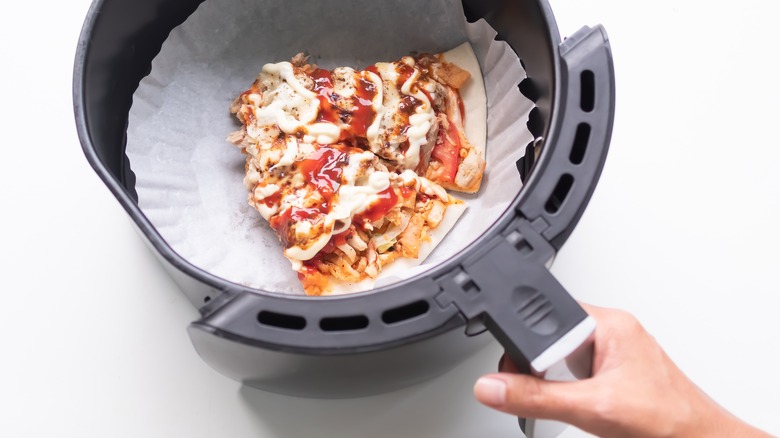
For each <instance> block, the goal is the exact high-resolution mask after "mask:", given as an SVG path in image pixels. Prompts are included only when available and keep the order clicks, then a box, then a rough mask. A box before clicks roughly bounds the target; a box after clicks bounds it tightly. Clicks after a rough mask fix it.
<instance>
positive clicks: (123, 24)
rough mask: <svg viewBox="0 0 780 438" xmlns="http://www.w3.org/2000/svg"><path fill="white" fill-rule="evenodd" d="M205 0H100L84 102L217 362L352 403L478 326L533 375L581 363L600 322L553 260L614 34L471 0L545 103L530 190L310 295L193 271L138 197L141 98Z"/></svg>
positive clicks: (601, 149) (455, 351) (206, 355)
mask: <svg viewBox="0 0 780 438" xmlns="http://www.w3.org/2000/svg"><path fill="white" fill-rule="evenodd" d="M202 1H203V0H144V1H139V2H131V1H128V0H124V1H123V0H96V1H95V2H94V3H93V5H92V8H91V10H90V12H89V14H88V16H87V19H86V23H85V26H84V29H83V32H82V36H81V39H80V42H79V47H78V53H77V56H76V64H75V72H74V107H75V114H76V121H77V126H78V132H79V136H80V138H81V142H82V145H83V149H84V153H85V155H86V156H87V159H88V160H89V162H90V164H91V165H92V167H93V168H94V170H95V171H96V172H97V173H98V175H99V176H100V177H101V179H102V180H103V181H104V183H105V184H106V185H107V186H108V188H109V189H110V190H111V192H112V193H113V194H114V195H115V196H116V198H117V199H118V201H119V202H120V203H121V205H122V206H123V207H124V208H125V210H126V211H127V213H128V214H129V216H130V217H131V218H132V220H133V223H134V224H135V225H136V226H137V228H138V230H139V231H140V234H141V235H142V237H143V238H144V239H145V240H146V241H147V243H148V244H149V245H150V246H151V248H152V249H153V252H154V253H155V254H156V255H157V256H158V258H159V260H160V261H161V263H162V264H163V265H164V266H165V268H166V269H167V271H168V272H169V273H170V275H171V276H172V277H173V278H174V280H175V281H176V282H177V284H179V286H180V287H181V288H182V290H183V291H184V293H185V294H186V295H187V297H188V298H189V299H190V300H191V302H192V303H193V304H194V305H195V306H196V307H197V308H198V309H199V310H200V312H201V315H202V318H201V319H199V320H198V321H195V322H193V323H192V324H191V325H190V327H189V328H188V331H189V334H190V337H191V340H192V342H193V344H194V346H195V348H196V349H197V351H198V353H199V354H200V355H201V357H202V358H203V359H204V360H205V361H206V362H208V363H209V364H210V365H211V366H213V367H214V368H215V369H217V370H218V371H220V372H221V373H223V374H225V375H227V376H230V377H232V378H234V379H237V380H239V381H242V382H244V383H246V384H248V385H252V386H256V387H259V388H262V389H266V390H271V391H275V392H281V393H286V394H293V395H304V396H312V397H350V396H357V395H365V394H371V393H378V392H383V391H388V390H392V389H397V388H399V387H401V386H404V385H408V384H411V383H415V382H419V381H421V380H424V379H427V378H429V377H432V376H434V375H437V374H440V373H442V372H443V371H445V370H447V369H449V368H451V367H453V366H454V365H456V364H457V363H458V362H459V361H460V360H462V359H463V358H465V357H467V356H468V355H469V354H471V353H472V352H474V351H476V350H477V349H479V348H481V347H482V346H483V345H485V344H486V342H487V341H489V337H487V336H473V332H474V330H473V327H474V326H475V325H476V326H479V325H480V324H484V326H485V327H487V328H488V329H489V330H490V331H491V332H492V333H493V335H494V336H495V337H496V338H497V339H498V340H499V341H500V342H501V343H502V344H503V345H504V347H505V348H506V349H507V351H508V353H509V354H510V356H511V357H512V359H513V360H514V361H515V362H516V363H518V364H520V366H521V367H525V368H526V369H527V370H529V371H531V370H532V369H533V370H535V371H537V372H543V371H545V370H546V369H548V368H549V367H550V366H551V365H552V364H553V363H554V362H556V361H558V360H561V359H564V358H566V357H571V356H570V354H571V353H572V352H573V351H574V350H575V349H577V347H578V346H580V345H581V344H583V342H584V341H585V339H586V338H587V336H588V335H589V334H590V332H591V331H592V329H593V325H592V321H591V320H590V319H589V318H588V317H587V314H586V313H585V312H584V311H583V310H582V309H581V308H580V307H579V306H578V305H577V303H576V302H575V301H574V300H573V299H572V298H571V297H570V296H569V295H568V293H567V292H566V291H565V290H564V289H563V288H562V287H561V285H560V284H559V283H558V282H557V281H556V280H555V279H554V278H553V277H552V276H551V275H550V273H549V271H548V270H547V269H546V267H545V264H546V263H547V262H548V261H549V260H551V258H552V257H553V256H554V254H555V252H556V251H557V250H558V249H560V247H561V246H562V245H563V243H564V242H565V240H566V239H567V237H568V236H569V235H570V233H571V232H572V230H573V229H574V226H575V225H576V223H577V221H578V220H579V218H580V216H581V214H582V212H583V210H584V208H585V206H586V204H587V202H588V200H589V199H590V196H591V194H592V192H593V190H594V188H595V185H596V182H597V180H598V177H599V175H600V173H601V169H602V167H603V165H604V161H605V159H606V154H607V149H608V145H609V139H610V135H611V130H612V120H613V113H614V72H613V70H612V59H611V52H610V47H609V42H608V40H607V37H606V33H605V32H604V30H603V28H601V27H600V26H596V27H594V28H588V27H585V28H583V29H581V30H580V31H578V32H577V33H576V34H574V35H572V36H570V37H569V38H568V39H566V40H565V41H563V42H561V39H560V36H559V33H558V29H557V26H556V24H555V21H554V18H553V15H552V12H551V10H550V7H549V5H548V4H547V2H546V1H545V0H525V1H521V0H463V6H464V9H465V11H466V14H467V18H468V19H469V20H470V21H474V20H476V19H479V18H484V19H485V20H486V21H488V23H489V24H490V25H491V26H492V27H493V28H494V29H496V30H497V31H498V32H499V38H501V39H503V40H505V41H506V42H508V43H509V44H510V46H511V47H512V48H513V49H514V50H515V52H516V53H517V54H518V56H519V57H520V59H521V60H522V61H523V64H524V66H525V68H526V70H527V73H528V79H526V80H524V81H523V82H522V83H520V85H519V86H520V88H521V90H522V91H523V93H524V94H525V95H526V96H528V97H530V98H532V99H533V100H535V102H536V106H537V108H536V109H535V110H534V111H533V112H532V113H531V117H530V120H528V121H527V123H528V125H529V128H530V129H531V131H532V133H533V134H534V135H535V136H536V137H537V141H536V142H535V144H532V145H527V146H526V145H518V147H526V148H528V153H526V158H524V159H522V160H520V161H519V162H518V163H517V167H518V171H519V172H520V173H521V175H522V177H523V179H524V181H525V186H524V188H523V189H522V190H521V191H520V193H519V194H518V195H517V197H516V198H515V200H514V201H513V203H512V205H511V206H510V208H509V209H508V210H507V211H506V212H505V213H504V214H503V215H502V217H501V218H500V219H499V220H498V221H497V222H496V223H495V224H494V225H493V226H492V227H491V229H490V230H488V232H486V233H485V234H483V235H482V236H480V237H479V238H478V239H477V240H476V241H475V242H474V243H473V244H471V245H470V246H469V247H468V248H467V249H466V250H465V251H463V252H462V253H460V254H458V255H457V256H455V257H454V258H452V259H451V260H449V261H447V262H446V263H444V264H442V265H440V266H438V267H436V268H434V269H433V270H432V271H430V272H427V273H425V275H422V276H419V277H415V278H412V279H409V280H406V281H404V282H402V283H400V284H396V285H392V286H389V287H384V288H381V289H379V290H377V291H373V292H370V293H362V294H356V295H351V296H340V297H330V298H312V297H303V296H289V295H279V294H275V293H270V292H266V291H260V290H255V289H250V288H247V287H244V286H241V285H238V284H234V283H230V282H227V281H225V280H223V279H221V278H218V277H216V276H214V275H211V274H209V273H208V272H205V271H203V270H200V269H198V268H197V267H195V266H192V265H191V264H189V263H188V262H187V261H185V260H184V259H182V258H181V257H180V256H179V255H177V254H176V253H175V252H174V251H173V250H172V249H171V248H170V247H169V246H168V245H167V244H166V242H165V241H164V240H163V239H162V237H161V236H160V234H159V233H158V231H157V230H156V229H155V228H154V227H153V226H152V224H151V223H150V222H149V220H148V219H147V218H146V217H145V216H144V214H143V213H142V212H141V210H140V209H139V207H138V205H137V195H136V193H135V189H134V186H135V181H134V176H133V174H132V172H131V171H130V169H129V164H128V161H127V158H126V156H125V154H124V148H125V141H126V134H125V131H126V126H127V117H128V111H129V109H130V106H131V102H132V97H133V93H134V91H135V89H136V87H137V86H138V83H139V81H140V80H141V78H143V77H144V76H145V75H146V74H147V73H148V72H149V69H150V65H151V61H152V59H153V58H154V56H155V55H156V54H157V53H158V52H159V50H160V46H161V45H162V43H163V41H164V40H165V39H166V37H167V35H168V33H169V32H170V31H171V29H173V28H174V27H175V26H177V25H178V24H180V23H182V22H183V21H184V20H185V19H186V18H187V17H188V16H189V15H190V14H191V13H192V12H193V11H194V10H195V9H196V8H197V7H198V5H199V4H200V3H201V2H202ZM258 1H262V0H258ZM290 3H291V4H292V3H294V2H290ZM519 81H520V78H518V82H519ZM517 123H526V121H525V120H518V121H517ZM535 146H536V147H537V148H541V154H538V157H537V154H535V153H534V147H535ZM467 326H468V327H470V328H471V330H467V328H466V327H467ZM467 331H468V333H467ZM580 350H581V349H580ZM589 365H590V364H589V361H588V360H587V359H586V360H585V362H584V369H583V370H581V371H582V372H583V373H587V372H588V368H589Z"/></svg>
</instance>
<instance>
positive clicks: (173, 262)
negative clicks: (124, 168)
mask: <svg viewBox="0 0 780 438" xmlns="http://www.w3.org/2000/svg"><path fill="white" fill-rule="evenodd" d="M117 3H118V2H116V1H114V2H113V3H112V2H111V0H96V1H95V2H94V3H93V5H92V7H91V9H90V11H89V13H88V16H87V19H86V22H85V25H84V29H83V31H82V36H81V39H80V41H79V47H78V51H77V56H76V64H75V68H74V111H75V115H76V122H77V128H78V133H79V137H80V138H81V141H82V147H83V150H84V153H85V155H86V157H87V159H88V161H89V162H90V164H91V165H92V167H93V169H94V170H95V171H96V173H98V175H99V176H100V178H101V179H102V180H103V181H104V183H105V184H106V185H107V186H108V187H109V189H110V190H111V191H112V193H113V194H114V195H115V197H116V198H117V199H118V201H119V202H120V204H121V205H122V206H123V208H124V209H125V210H126V211H127V213H128V214H129V215H130V217H131V218H132V219H133V222H134V223H135V225H136V226H137V227H138V228H139V230H140V232H141V233H142V236H143V237H144V238H145V239H146V240H147V242H148V243H149V244H150V245H151V246H152V247H153V248H154V250H155V251H156V252H157V254H158V255H159V256H160V257H161V258H162V260H163V261H164V263H165V264H168V265H170V267H172V268H173V269H174V270H176V271H179V272H181V273H183V274H184V275H185V276H187V277H190V278H192V279H194V280H196V281H198V282H201V283H203V284H205V285H207V286H208V288H210V290H212V291H213V294H212V295H213V299H211V300H210V301H209V302H208V304H206V305H204V306H202V307H201V312H202V313H203V314H204V320H202V321H200V322H197V323H195V325H198V324H203V325H204V326H205V325H209V324H211V325H210V327H212V328H213V327H218V328H220V329H221V328H225V325H224V324H225V322H226V321H228V320H232V319H231V318H236V317H237V314H236V312H238V309H236V308H237V307H238V306H237V305H234V306H229V304H230V303H233V304H235V303H239V302H252V301H258V300H259V299H262V300H261V301H262V306H261V307H262V308H265V309H270V310H271V311H277V310H278V313H279V314H285V312H286V311H287V309H292V308H293V307H294V308H296V309H297V310H296V312H297V313H299V314H304V315H307V316H312V317H313V318H312V319H313V320H315V321H316V320H317V319H322V318H324V317H326V316H327V315H332V316H338V315H342V316H343V315H344V311H343V309H344V308H347V307H348V308H358V309H380V310H384V309H392V308H398V307H402V306H404V305H407V304H409V302H410V295H413V296H412V298H417V297H423V298H424V299H425V300H427V301H428V302H430V303H432V304H431V309H435V310H436V312H432V313H436V315H433V314H432V313H431V312H429V313H426V314H424V316H420V317H417V318H413V319H411V320H409V321H405V323H404V324H403V325H404V326H405V327H404V328H406V330H402V328H401V327H400V326H398V327H395V328H393V329H387V328H385V329H384V331H385V332H387V333H388V334H389V335H388V336H387V337H383V336H378V333H373V335H374V338H373V339H372V340H370V341H368V342H358V341H357V340H358V339H360V338H361V337H362V338H364V339H370V338H371V337H370V336H368V337H366V336H365V332H363V333H358V334H356V335H357V336H353V338H354V339H352V342H350V336H351V335H355V333H341V334H339V340H338V341H334V342H333V343H332V344H329V342H324V343H323V342H319V341H321V339H319V338H318V342H317V343H316V344H317V345H316V346H311V344H309V345H310V347H308V348H307V347H306V346H305V345H303V344H301V345H296V347H297V348H299V349H300V351H308V352H310V353H318V354H341V353H343V352H344V351H345V345H349V346H350V347H349V348H352V349H354V350H349V351H358V350H366V349H367V350H373V349H381V348H385V347H387V346H388V345H392V344H394V343H397V342H399V341H400V342H403V341H404V340H409V339H418V338H425V337H429V336H435V335H437V334H438V332H439V329H440V328H441V327H445V326H447V324H449V323H448V321H451V320H452V318H458V317H460V319H461V323H462V324H463V323H465V320H466V318H465V317H463V315H461V314H460V312H458V309H456V308H455V307H454V306H449V305H446V304H445V305H440V306H439V307H440V308H436V306H435V297H436V296H437V295H438V294H439V290H440V288H439V287H438V286H436V285H433V284H431V283H430V282H427V280H426V278H421V277H415V278H412V279H409V280H406V281H404V282H402V283H400V284H397V285H392V286H389V287H385V288H381V289H379V290H377V291H372V292H367V293H361V294H355V295H348V296H341V297H331V298H327V299H323V298H312V297H304V296H290V295H283V294H277V293H272V292H265V291H258V290H255V289H251V288H247V287H244V286H241V285H238V284H235V283H231V282H228V281H226V280H224V279H221V278H219V277H216V276H214V275H212V274H210V273H208V272H206V271H204V270H202V269H200V268H197V267H195V266H193V265H191V264H190V263H189V262H187V261H186V260H184V259H183V258H181V257H180V256H179V255H178V254H176V253H175V252H174V251H173V250H172V249H171V248H170V247H169V246H168V245H167V244H166V243H165V241H164V240H163V238H162V237H161V235H160V234H159V232H157V230H156V229H155V228H154V227H153V226H152V224H151V223H150V222H149V220H148V219H147V218H146V217H145V215H144V214H143V213H142V212H141V211H140V209H139V207H138V205H137V204H136V202H135V201H134V199H133V195H132V194H131V193H130V192H129V191H128V189H127V188H126V187H125V186H124V185H123V183H122V182H121V181H120V180H119V179H118V178H117V177H116V174H115V173H112V171H111V170H109V169H108V168H107V166H106V165H105V163H104V162H103V160H102V159H101V156H100V154H99V153H98V151H97V150H96V148H95V142H96V141H99V140H96V139H95V135H94V132H93V129H92V126H91V122H92V119H91V114H90V108H88V107H89V106H90V104H94V99H93V100H89V99H88V98H89V96H88V94H89V93H90V91H88V90H87V79H88V75H90V74H92V75H93V76H94V75H95V70H94V68H95V66H94V64H95V63H94V62H91V58H92V57H93V56H95V55H94V52H95V49H94V45H95V44H96V43H95V39H93V37H94V35H95V33H96V29H97V28H99V27H100V26H101V25H103V26H105V24H101V22H100V20H101V15H102V11H103V9H104V8H105V7H108V6H111V4H113V5H116V4H117ZM179 3H182V4H183V3H187V5H188V7H189V8H183V9H186V10H187V11H184V12H186V13H183V14H181V15H182V16H177V17H175V18H173V19H171V18H169V23H168V24H171V23H174V24H177V23H175V22H176V21H177V20H178V21H179V22H181V21H183V20H184V19H185V18H186V16H188V15H189V13H191V12H192V11H193V10H194V9H195V7H197V5H198V4H199V3H200V0H195V1H190V2H179ZM530 3H534V6H536V7H537V8H538V14H537V15H538V17H539V18H541V19H542V20H543V21H544V22H545V23H544V26H543V27H546V29H547V34H546V35H545V36H544V38H542V40H543V41H545V44H544V47H540V48H539V49H538V50H542V51H545V52H548V53H549V55H550V56H549V60H550V62H551V63H552V66H551V67H552V68H551V70H552V72H553V77H552V78H549V79H550V81H549V82H550V83H548V84H547V87H548V88H549V90H547V93H546V94H545V93H543V97H542V98H543V99H544V98H545V97H546V98H548V99H550V102H549V108H548V109H547V113H548V114H547V117H548V122H547V123H546V124H545V129H544V132H543V138H544V139H545V140H544V142H545V147H544V148H543V150H542V154H541V156H540V157H539V162H538V163H537V164H536V166H535V170H534V171H533V172H532V173H531V175H530V177H529V178H528V179H527V181H526V184H525V186H524V188H523V190H521V191H520V192H519V193H518V196H517V197H516V198H515V201H514V202H513V203H512V207H511V208H509V209H508V210H507V211H506V212H504V214H503V215H502V217H501V218H500V219H499V220H498V221H497V222H496V223H495V224H494V225H493V226H492V227H491V228H490V230H488V231H487V232H486V233H484V234H483V235H482V236H481V237H480V238H478V239H477V240H476V241H475V242H473V243H472V244H471V245H470V246H469V247H468V248H467V249H466V250H464V251H463V252H461V253H460V254H458V255H457V256H456V257H454V258H452V259H451V260H449V261H447V262H445V263H443V264H441V265H440V266H438V267H436V268H434V270H433V271H431V272H429V273H426V276H428V277H435V278H441V277H443V276H445V274H446V273H448V272H452V271H453V270H455V269H456V268H457V266H458V265H459V264H461V263H462V262H463V260H465V259H468V258H469V257H471V256H472V255H473V253H474V252H475V251H476V250H478V249H479V248H480V247H484V245H485V244H486V242H488V241H489V240H491V239H493V238H495V237H496V236H497V235H498V234H500V233H501V231H502V230H506V229H507V227H508V226H510V224H511V223H512V222H513V221H515V220H516V219H517V217H518V216H524V217H528V218H535V221H534V224H535V225H534V227H535V228H538V229H547V230H549V227H545V225H548V226H549V225H550V224H551V223H554V220H550V218H553V219H554V218H555V217H556V216H558V215H559V212H558V211H555V212H554V213H553V214H549V215H545V214H543V213H544V209H545V204H546V203H547V201H548V199H549V198H550V196H551V195H550V193H551V192H552V191H553V190H552V189H551V188H550V187H545V189H546V192H545V193H541V192H540V191H539V190H536V188H537V187H539V186H542V185H545V183H546V181H545V179H544V176H545V175H544V171H545V170H546V169H548V168H549V166H550V163H551V160H553V158H555V157H554V156H553V152H554V150H555V149H556V146H557V143H556V141H557V139H558V137H560V133H559V131H560V130H561V128H562V126H563V123H564V120H563V119H564V114H563V113H564V109H565V108H563V105H562V102H563V101H565V100H566V94H567V91H569V90H567V89H566V87H565V86H564V85H563V83H564V81H565V79H566V78H565V77H564V75H563V71H562V67H561V63H562V58H561V56H560V54H559V47H561V43H560V36H559V34H558V29H557V25H556V24H555V20H554V18H553V15H552V11H551V10H550V7H549V5H548V4H547V2H546V1H544V0H538V1H535V2H533V1H528V2H507V1H503V2H502V1H498V0H495V1H492V0H491V1H485V2H478V1H468V0H467V1H464V6H465V8H466V10H467V12H470V13H471V14H472V18H474V17H475V16H483V17H484V18H486V19H488V20H489V21H490V20H497V21H496V22H500V21H501V20H502V19H503V18H502V16H503V15H502V14H501V10H502V8H510V9H511V8H516V7H519V6H517V5H519V4H523V5H528V4H530ZM523 7H526V6H523ZM527 7H529V8H530V7H531V6H527ZM155 12H156V11H155ZM172 27H173V26H171V27H170V28H172ZM169 30H170V29H167V31H169ZM596 30H597V31H599V32H601V34H602V36H603V38H604V42H605V44H607V48H608V43H606V37H605V36H604V35H603V30H601V29H600V28H597V29H596ZM167 31H166V30H162V31H161V36H163V38H162V40H164V36H165V35H167ZM162 40H160V41H159V43H160V44H161V43H162ZM153 50H159V46H158V47H157V48H156V49H153ZM148 61H149V62H150V61H151V60H150V59H149V60H148ZM88 65H90V66H91V67H92V69H91V70H89V71H88V69H87V66H88ZM146 68H147V70H148V65H147V66H146ZM610 73H611V72H610ZM138 79H140V76H139V77H138ZM136 85H137V83H136ZM612 87H614V85H612ZM600 91H601V90H599V92H600ZM608 91H609V92H612V91H613V90H608ZM92 94H95V93H92ZM613 94H614V93H612V94H610V96H609V97H610V98H611V99H612V105H611V106H609V111H608V112H607V114H606V116H607V117H608V119H609V120H608V123H606V125H607V126H606V132H605V133H604V135H603V137H604V139H605V143H606V144H608V142H609V133H610V132H611V113H612V111H613V106H614V97H613ZM130 97H131V96H130ZM129 103H130V101H129V100H128V101H127V102H126V105H125V107H126V108H125V109H129ZM93 106H94V105H93ZM94 111H95V110H94V108H93V109H92V111H91V112H92V113H94ZM124 117H125V118H126V113H125V114H124ZM92 118H94V117H92ZM606 144H604V145H602V146H601V147H602V148H603V151H600V152H601V155H600V159H599V157H597V158H596V159H595V162H596V164H595V165H592V166H591V168H592V171H591V172H590V173H591V174H592V175H591V177H590V178H591V180H590V181H589V182H588V184H587V185H588V187H587V188H586V190H585V193H584V195H583V196H582V197H581V198H582V199H580V201H582V202H581V203H580V204H579V205H576V206H574V207H573V208H574V210H573V213H571V214H570V215H569V217H568V220H569V223H566V224H564V225H562V226H561V228H562V229H561V230H558V231H557V232H556V233H548V235H547V236H546V237H547V240H548V241H549V242H551V243H552V244H551V247H552V249H553V253H554V250H556V249H558V248H559V247H560V245H562V244H563V241H564V240H565V239H566V237H568V234H569V233H570V232H571V230H572V229H573V227H574V225H575V224H576V221H577V220H578V219H579V216H580V215H581V213H582V210H583V209H584V207H585V204H586V203H587V199H588V198H589V197H590V194H591V193H592V190H593V187H594V186H595V181H596V180H597V179H598V174H599V173H600V171H601V167H602V166H603V163H604V157H605V154H606ZM594 175H595V176H594ZM547 179H549V178H547ZM556 182H557V181H556ZM546 185H547V186H549V185H550V184H546ZM552 185H553V186H556V187H557V184H555V183H553V184H552ZM572 202H574V201H572ZM518 212H519V213H520V214H518ZM545 220H546V221H545ZM545 222H547V223H545ZM551 234H554V235H551ZM549 256H551V254H550V253H549V251H548V252H545V253H544V254H542V253H539V257H549ZM421 282H423V283H425V284H421ZM415 285H416V286H415ZM390 289H395V290H396V291H397V292H398V293H383V292H386V291H387V290H390ZM403 290H416V291H417V293H416V295H415V294H410V293H406V292H403ZM209 298H212V296H211V295H210V296H209ZM411 301H415V300H414V299H412V300H411ZM249 308H250V309H254V308H255V306H249ZM437 312H438V313H437ZM358 313H359V312H358ZM367 313H371V312H367ZM381 314H382V312H379V311H377V310H374V311H373V314H371V315H369V316H370V317H371V319H372V321H373V320H374V319H381V317H382V316H381ZM254 319H255V318H252V320H254ZM207 322H208V324H206V323H207ZM220 324H223V325H220ZM369 329H371V327H369ZM376 331H380V330H379V329H377V330H376ZM228 333H235V332H231V331H229V330H225V331H224V333H222V334H221V335H220V336H226V337H229V335H228ZM236 338H240V336H236ZM284 338H285V339H284V341H283V342H279V343H273V342H272V343H270V344H267V343H264V342H262V341H260V340H257V339H256V338H254V337H251V336H250V337H248V338H245V339H243V340H242V342H250V341H251V340H252V339H255V341H256V342H258V343H260V344H264V346H266V347H268V346H269V345H270V346H271V347H274V346H275V347H277V348H290V347H291V345H290V343H289V342H288V341H289V340H290V339H289V338H287V337H286V336H285V337H284ZM382 338H384V339H382ZM329 339H330V338H329ZM332 339H335V338H332ZM304 344H307V342H305V343H304Z"/></svg>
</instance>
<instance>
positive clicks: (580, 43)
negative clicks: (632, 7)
mask: <svg viewBox="0 0 780 438" xmlns="http://www.w3.org/2000/svg"><path fill="white" fill-rule="evenodd" d="M559 50H560V59H561V66H562V69H561V86H560V89H559V90H557V94H558V96H559V98H558V99H556V101H557V102H558V105H557V107H556V108H554V111H557V112H558V114H557V117H553V118H552V119H553V121H554V123H555V125H554V126H551V127H550V129H549V131H548V137H547V138H545V139H544V142H545V143H546V144H549V145H554V147H549V148H546V149H543V152H542V157H540V162H539V163H537V165H536V167H537V168H536V169H535V170H534V172H533V174H532V178H531V180H529V181H528V185H529V186H533V187H532V190H529V192H530V196H529V197H528V199H526V201H525V202H524V203H523V204H522V205H521V206H520V207H519V208H520V211H521V212H522V213H523V216H525V217H528V218H541V219H544V220H545V221H546V223H547V224H548V225H549V226H548V227H547V229H546V230H545V231H544V236H545V237H546V238H547V240H549V241H550V242H551V243H552V245H553V246H554V247H555V248H556V249H560V247H561V246H562V245H563V242H565V241H566V239H567V238H568V236H569V235H570V234H571V232H572V231H573V230H574V227H575V226H576V225H577V222H578V221H579V219H580V216H582V213H583V211H584V209H585V206H586V205H587V204H588V201H589V200H590V197H591V195H592V194H593V190H594V189H595V187H596V183H597V182H598V179H599V176H600V175H601V171H602V169H603V167H604V162H605V161H606V158H607V150H608V148H609V142H610V138H611V136H612V125H613V121H614V113H615V71H614V66H613V63H612V51H611V48H610V45H609V39H608V37H607V33H606V31H605V30H604V28H603V27H602V26H600V25H597V26H594V27H592V28H591V27H587V26H586V27H583V28H582V29H580V30H579V31H577V32H576V33H574V34H573V35H571V36H570V37H569V38H567V39H566V40H564V41H563V43H561V45H560V47H559Z"/></svg>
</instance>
